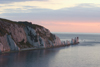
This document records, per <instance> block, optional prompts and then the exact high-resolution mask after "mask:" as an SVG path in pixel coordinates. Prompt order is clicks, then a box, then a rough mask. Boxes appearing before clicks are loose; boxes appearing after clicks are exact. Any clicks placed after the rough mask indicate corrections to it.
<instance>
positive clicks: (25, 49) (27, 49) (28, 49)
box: [0, 42, 79, 55]
mask: <svg viewBox="0 0 100 67" xmlns="http://www.w3.org/2000/svg"><path fill="white" fill-rule="evenodd" d="M77 44H79V42H78V43H75V44H68V45H59V46H52V47H47V48H24V49H21V50H19V51H7V52H1V53H0V55H1V54H6V53H14V52H22V51H31V50H41V49H50V48H59V47H65V46H71V45H77Z"/></svg>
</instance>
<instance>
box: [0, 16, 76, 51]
mask: <svg viewBox="0 0 100 67" xmlns="http://www.w3.org/2000/svg"><path fill="white" fill-rule="evenodd" d="M77 42H78V38H75V39H72V41H71V43H70V42H69V41H66V42H61V40H60V39H59V37H57V36H56V35H54V34H52V33H51V32H50V31H49V30H48V29H46V28H45V27H43V26H40V25H36V24H32V23H31V22H26V21H24V22H15V21H10V20H6V19H1V18H0V52H8V51H20V50H24V49H32V48H33V49H34V48H35V49H38V48H50V47H56V46H62V45H69V44H74V43H77Z"/></svg>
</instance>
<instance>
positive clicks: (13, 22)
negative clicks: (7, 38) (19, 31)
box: [0, 18, 17, 24]
mask: <svg viewBox="0 0 100 67" xmlns="http://www.w3.org/2000/svg"><path fill="white" fill-rule="evenodd" d="M0 20H1V21H4V22H8V23H12V24H15V23H16V22H15V21H11V20H7V19H3V18H0ZM16 24H17V23H16Z"/></svg>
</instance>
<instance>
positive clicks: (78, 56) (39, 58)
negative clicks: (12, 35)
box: [0, 34, 100, 67]
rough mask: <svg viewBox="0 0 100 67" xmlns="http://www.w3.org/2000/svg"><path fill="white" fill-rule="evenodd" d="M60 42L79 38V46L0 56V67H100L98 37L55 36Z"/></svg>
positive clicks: (88, 35) (84, 35) (99, 40)
mask: <svg viewBox="0 0 100 67" xmlns="http://www.w3.org/2000/svg"><path fill="white" fill-rule="evenodd" d="M56 35H57V36H59V37H60V39H61V40H62V41H65V40H66V39H67V40H70V39H71V38H73V37H77V36H78V37H79V38H80V40H79V41H80V44H78V45H72V46H69V47H68V46H66V47H59V48H50V49H42V50H31V51H23V52H15V53H6V54H1V55H0V67H100V35H98V34H56Z"/></svg>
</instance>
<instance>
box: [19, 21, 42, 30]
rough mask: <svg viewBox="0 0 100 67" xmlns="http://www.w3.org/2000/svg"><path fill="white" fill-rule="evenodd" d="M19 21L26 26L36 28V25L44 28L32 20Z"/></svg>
mask: <svg viewBox="0 0 100 67" xmlns="http://www.w3.org/2000/svg"><path fill="white" fill-rule="evenodd" d="M18 23H19V24H21V25H24V26H29V27H31V28H33V29H36V27H39V28H43V27H42V26H40V25H37V24H32V23H31V22H28V21H19V22H18Z"/></svg>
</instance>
